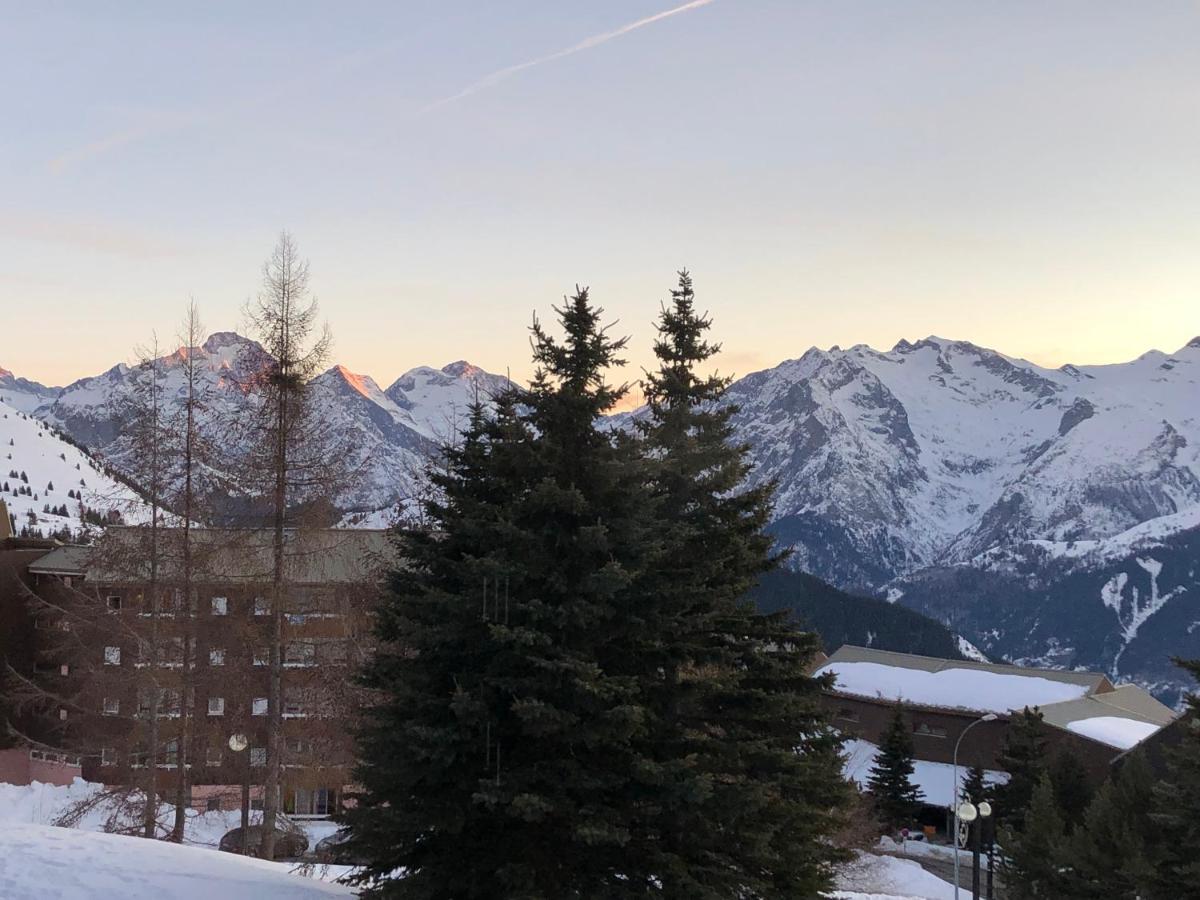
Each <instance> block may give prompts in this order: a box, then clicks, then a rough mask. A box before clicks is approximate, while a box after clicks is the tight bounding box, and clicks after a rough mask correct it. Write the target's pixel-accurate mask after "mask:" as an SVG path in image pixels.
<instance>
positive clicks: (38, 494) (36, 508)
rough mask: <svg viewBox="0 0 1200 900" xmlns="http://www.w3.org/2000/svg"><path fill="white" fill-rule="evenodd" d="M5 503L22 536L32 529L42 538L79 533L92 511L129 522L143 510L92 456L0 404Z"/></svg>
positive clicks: (1, 496)
mask: <svg viewBox="0 0 1200 900" xmlns="http://www.w3.org/2000/svg"><path fill="white" fill-rule="evenodd" d="M0 500H3V501H4V502H5V505H6V506H7V507H8V511H9V513H10V514H11V515H12V516H13V518H14V519H15V522H16V531H17V532H18V533H19V532H20V531H21V529H22V528H23V527H28V528H29V529H30V531H33V532H39V531H40V532H41V533H42V534H43V535H50V534H51V533H55V532H60V531H62V529H64V528H66V529H67V530H69V531H70V532H72V533H77V532H79V530H80V529H81V528H82V526H83V523H84V516H85V511H87V510H91V511H93V512H94V513H98V514H99V515H100V516H101V517H106V516H107V515H108V514H109V513H110V512H117V513H120V514H121V515H122V516H123V517H125V518H127V519H128V518H136V511H137V507H138V506H139V501H138V500H137V496H136V495H135V494H134V492H133V491H131V490H130V489H129V488H128V487H126V486H125V485H123V484H121V483H120V482H118V481H116V480H115V479H114V478H113V477H112V476H111V475H109V474H107V473H106V472H105V471H104V469H103V468H102V467H101V466H100V465H99V464H98V463H97V462H96V461H95V460H94V459H93V458H92V457H91V456H90V455H89V454H87V453H86V452H84V451H82V450H80V449H79V448H78V447H76V446H74V445H73V444H71V443H69V442H68V441H66V440H64V439H63V438H62V437H61V436H60V435H58V434H57V433H56V432H55V431H54V430H53V429H52V428H50V427H49V426H48V425H46V424H45V423H44V422H40V421H38V420H37V419H35V418H33V417H32V416H29V415H27V414H26V413H23V412H21V411H19V410H17V409H14V408H13V407H11V406H9V405H8V404H6V403H0ZM47 507H49V511H48V510H47ZM64 507H65V509H64Z"/></svg>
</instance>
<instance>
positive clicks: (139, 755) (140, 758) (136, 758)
mask: <svg viewBox="0 0 1200 900" xmlns="http://www.w3.org/2000/svg"><path fill="white" fill-rule="evenodd" d="M149 759H150V754H148V753H147V752H146V751H145V750H142V749H141V748H140V747H139V748H134V750H133V752H132V753H130V754H129V765H130V766H132V767H133V768H135V769H144V768H145V767H146V762H147V761H148V760H149Z"/></svg>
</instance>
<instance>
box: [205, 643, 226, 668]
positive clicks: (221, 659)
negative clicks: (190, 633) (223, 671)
mask: <svg viewBox="0 0 1200 900" xmlns="http://www.w3.org/2000/svg"><path fill="white" fill-rule="evenodd" d="M208 664H209V665H210V666H223V665H225V649H224V648H223V647H213V648H212V649H210V650H209V651H208Z"/></svg>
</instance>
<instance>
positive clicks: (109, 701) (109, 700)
mask: <svg viewBox="0 0 1200 900" xmlns="http://www.w3.org/2000/svg"><path fill="white" fill-rule="evenodd" d="M104 714H105V715H106V716H119V715H120V714H121V701H120V700H118V699H117V698H116V697H105V698H104Z"/></svg>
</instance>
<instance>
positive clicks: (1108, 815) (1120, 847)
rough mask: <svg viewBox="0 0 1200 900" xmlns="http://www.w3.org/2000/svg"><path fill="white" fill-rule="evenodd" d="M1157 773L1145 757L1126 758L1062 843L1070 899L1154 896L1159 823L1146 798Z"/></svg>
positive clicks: (1123, 899)
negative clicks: (1153, 817)
mask: <svg viewBox="0 0 1200 900" xmlns="http://www.w3.org/2000/svg"><path fill="white" fill-rule="evenodd" d="M1153 785H1154V777H1153V774H1152V773H1151V771H1150V766H1149V765H1148V763H1147V762H1146V758H1145V756H1144V755H1143V754H1142V753H1140V752H1137V751H1135V752H1133V753H1131V754H1129V755H1128V756H1126V757H1125V758H1124V759H1123V760H1122V762H1121V765H1120V766H1119V767H1117V768H1116V769H1115V771H1114V772H1113V775H1112V777H1111V778H1110V779H1109V780H1108V781H1106V782H1105V783H1104V784H1103V785H1101V786H1100V788H1099V790H1097V791H1096V794H1095V797H1094V798H1093V800H1092V802H1091V805H1090V806H1088V809H1087V812H1086V813H1085V814H1084V817H1083V820H1082V821H1081V822H1080V823H1078V824H1077V826H1076V828H1075V832H1074V835H1073V836H1072V838H1071V840H1070V841H1068V842H1066V843H1065V844H1064V845H1063V853H1062V854H1061V855H1060V859H1059V867H1060V869H1061V870H1062V871H1063V872H1064V873H1065V874H1064V878H1065V883H1064V885H1063V887H1062V896H1063V898H1064V900H1068V898H1079V900H1085V898H1096V900H1100V898H1113V900H1139V898H1145V897H1149V896H1151V894H1150V890H1149V887H1150V885H1151V884H1152V882H1153V878H1154V874H1155V868H1156V867H1155V860H1154V853H1155V846H1156V844H1157V843H1158V833H1157V826H1156V825H1155V824H1154V822H1153V821H1152V820H1151V817H1150V806H1149V804H1148V803H1147V798H1148V797H1150V796H1151V794H1152V791H1153Z"/></svg>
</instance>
